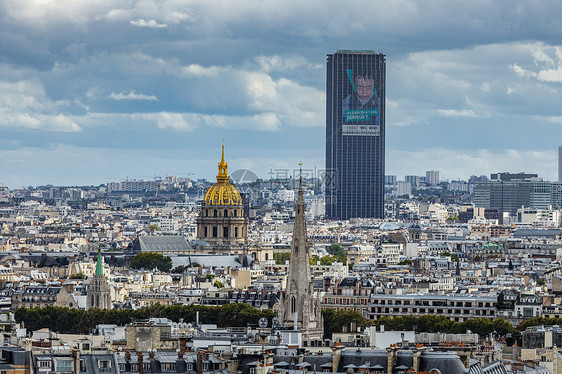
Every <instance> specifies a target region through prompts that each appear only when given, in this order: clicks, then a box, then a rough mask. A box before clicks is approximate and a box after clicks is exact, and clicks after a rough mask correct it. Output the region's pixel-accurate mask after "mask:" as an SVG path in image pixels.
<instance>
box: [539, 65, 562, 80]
mask: <svg viewBox="0 0 562 374" xmlns="http://www.w3.org/2000/svg"><path fill="white" fill-rule="evenodd" d="M537 79H538V80H540V81H543V82H556V83H560V82H562V67H559V68H558V69H546V70H541V71H539V73H538V75H537Z"/></svg>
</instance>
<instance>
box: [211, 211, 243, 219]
mask: <svg viewBox="0 0 562 374" xmlns="http://www.w3.org/2000/svg"><path fill="white" fill-rule="evenodd" d="M221 213H222V214H221ZM209 214H210V215H209ZM229 216H230V217H238V209H235V210H233V211H232V214H230V215H229V214H228V209H225V210H224V211H221V210H219V209H205V217H229ZM240 216H242V214H241V215H240Z"/></svg>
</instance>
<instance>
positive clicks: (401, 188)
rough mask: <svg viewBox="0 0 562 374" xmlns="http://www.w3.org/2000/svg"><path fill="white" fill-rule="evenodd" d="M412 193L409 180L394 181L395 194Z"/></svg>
mask: <svg viewBox="0 0 562 374" xmlns="http://www.w3.org/2000/svg"><path fill="white" fill-rule="evenodd" d="M411 194H412V184H411V183H410V182H404V181H398V182H396V195H397V196H402V195H411Z"/></svg>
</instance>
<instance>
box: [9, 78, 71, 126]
mask: <svg viewBox="0 0 562 374" xmlns="http://www.w3.org/2000/svg"><path fill="white" fill-rule="evenodd" d="M68 105H69V103H68V102H66V101H53V100H51V99H49V98H48V97H47V96H46V94H45V90H44V88H43V86H42V85H41V84H40V83H38V82H36V81H30V80H27V81H18V82H2V81H0V127H14V128H27V129H34V130H45V131H59V132H76V131H81V128H80V126H78V125H77V124H76V123H75V122H74V120H73V119H71V118H70V117H69V116H67V115H64V114H61V113H60V111H61V110H63V109H64V108H65V107H67V106H68Z"/></svg>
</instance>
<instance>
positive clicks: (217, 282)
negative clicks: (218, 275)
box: [213, 280, 224, 288]
mask: <svg viewBox="0 0 562 374" xmlns="http://www.w3.org/2000/svg"><path fill="white" fill-rule="evenodd" d="M213 286H215V287H216V288H223V287H224V283H222V282H221V281H218V280H217V281H215V283H213Z"/></svg>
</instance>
